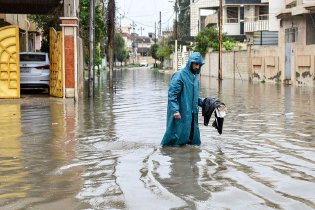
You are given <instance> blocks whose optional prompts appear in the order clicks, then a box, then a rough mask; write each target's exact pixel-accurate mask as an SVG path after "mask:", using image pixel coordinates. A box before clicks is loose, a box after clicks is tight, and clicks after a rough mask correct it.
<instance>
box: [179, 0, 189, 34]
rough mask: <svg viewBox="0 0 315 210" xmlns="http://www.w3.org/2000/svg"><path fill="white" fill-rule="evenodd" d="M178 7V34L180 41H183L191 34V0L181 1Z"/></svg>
mask: <svg viewBox="0 0 315 210" xmlns="http://www.w3.org/2000/svg"><path fill="white" fill-rule="evenodd" d="M178 6H179V14H178V21H177V34H178V39H182V38H183V37H185V36H189V34H190V0H181V1H179V3H178Z"/></svg>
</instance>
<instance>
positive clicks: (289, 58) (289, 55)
mask: <svg viewBox="0 0 315 210" xmlns="http://www.w3.org/2000/svg"><path fill="white" fill-rule="evenodd" d="M291 61H292V43H285V73H284V79H286V80H291Z"/></svg>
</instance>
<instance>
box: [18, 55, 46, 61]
mask: <svg viewBox="0 0 315 210" xmlns="http://www.w3.org/2000/svg"><path fill="white" fill-rule="evenodd" d="M20 61H46V55H41V54H31V53H30V54H21V55H20Z"/></svg>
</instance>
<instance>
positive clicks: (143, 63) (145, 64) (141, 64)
mask: <svg viewBox="0 0 315 210" xmlns="http://www.w3.org/2000/svg"><path fill="white" fill-rule="evenodd" d="M140 66H149V64H148V62H147V61H146V60H141V61H140Z"/></svg>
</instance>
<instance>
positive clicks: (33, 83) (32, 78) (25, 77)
mask: <svg viewBox="0 0 315 210" xmlns="http://www.w3.org/2000/svg"><path fill="white" fill-rule="evenodd" d="M49 67H50V62H49V57H48V53H44V52H21V53H20V84H21V87H28V88H48V90H49V80H50V70H49Z"/></svg>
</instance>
